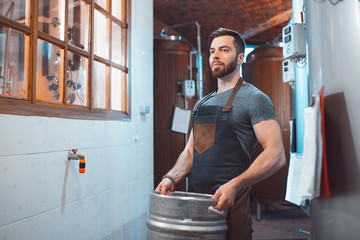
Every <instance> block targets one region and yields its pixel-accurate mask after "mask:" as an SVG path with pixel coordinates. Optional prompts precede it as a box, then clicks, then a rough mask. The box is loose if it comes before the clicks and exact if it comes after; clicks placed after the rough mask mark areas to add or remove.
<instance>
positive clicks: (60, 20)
mask: <svg viewBox="0 0 360 240" xmlns="http://www.w3.org/2000/svg"><path fill="white" fill-rule="evenodd" d="M38 21H39V30H40V31H42V32H44V33H47V34H50V35H51V36H53V37H56V38H59V39H61V40H64V23H65V0H43V1H39V18H38Z"/></svg>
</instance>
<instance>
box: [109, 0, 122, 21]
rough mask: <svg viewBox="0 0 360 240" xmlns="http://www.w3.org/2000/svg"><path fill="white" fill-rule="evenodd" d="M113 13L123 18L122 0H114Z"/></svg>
mask: <svg viewBox="0 0 360 240" xmlns="http://www.w3.org/2000/svg"><path fill="white" fill-rule="evenodd" d="M111 4H112V5H111V7H112V15H114V17H116V18H117V19H119V20H121V21H122V20H123V19H122V18H121V17H122V1H121V0H112V2H111Z"/></svg>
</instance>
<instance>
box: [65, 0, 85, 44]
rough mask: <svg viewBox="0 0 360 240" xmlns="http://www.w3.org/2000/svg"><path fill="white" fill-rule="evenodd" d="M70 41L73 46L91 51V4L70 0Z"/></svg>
mask: <svg viewBox="0 0 360 240" xmlns="http://www.w3.org/2000/svg"><path fill="white" fill-rule="evenodd" d="M68 9H69V13H68V16H69V19H68V23H69V25H68V39H69V43H70V44H71V45H74V46H77V47H79V48H82V49H85V50H88V49H89V26H90V25H89V14H90V9H89V4H87V3H85V2H84V1H80V0H69V7H68Z"/></svg>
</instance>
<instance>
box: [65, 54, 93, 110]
mask: <svg viewBox="0 0 360 240" xmlns="http://www.w3.org/2000/svg"><path fill="white" fill-rule="evenodd" d="M67 57H68V64H67V71H66V88H67V89H66V94H67V97H66V100H67V103H68V104H75V105H81V106H86V105H87V96H88V94H87V92H88V87H87V76H88V70H87V69H88V60H87V58H85V57H83V56H80V55H78V54H76V53H73V52H70V51H68V55H67Z"/></svg>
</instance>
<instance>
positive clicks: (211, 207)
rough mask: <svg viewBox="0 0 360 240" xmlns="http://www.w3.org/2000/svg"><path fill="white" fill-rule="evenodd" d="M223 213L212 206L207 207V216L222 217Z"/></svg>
mask: <svg viewBox="0 0 360 240" xmlns="http://www.w3.org/2000/svg"><path fill="white" fill-rule="evenodd" d="M224 212H225V211H219V210H217V209H216V208H214V206H210V207H208V213H209V214H217V215H223V214H224Z"/></svg>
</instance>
